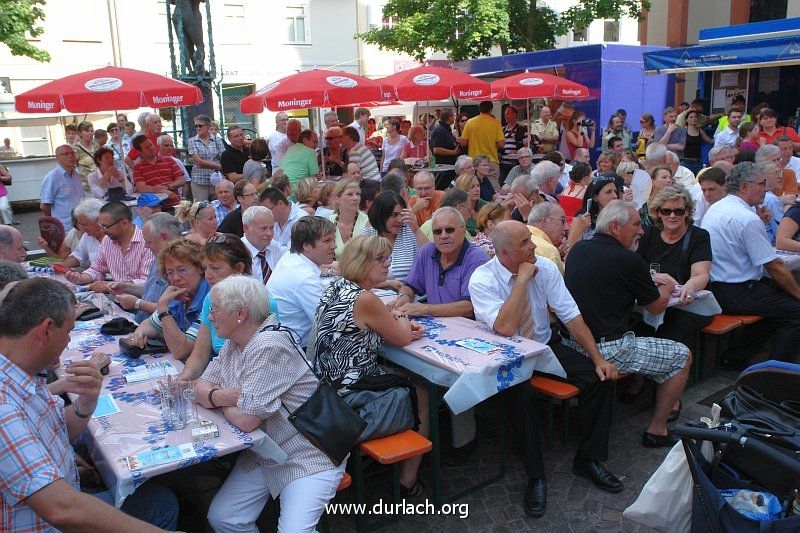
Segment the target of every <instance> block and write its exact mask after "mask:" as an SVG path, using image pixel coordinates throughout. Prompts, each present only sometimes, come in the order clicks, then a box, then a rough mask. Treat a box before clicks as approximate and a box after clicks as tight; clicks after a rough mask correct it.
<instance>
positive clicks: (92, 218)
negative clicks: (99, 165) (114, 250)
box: [38, 198, 106, 270]
mask: <svg viewBox="0 0 800 533" xmlns="http://www.w3.org/2000/svg"><path fill="white" fill-rule="evenodd" d="M103 205H104V202H103V201H102V200H98V199H97V198H84V199H83V200H81V201H80V202H78V205H76V206H75V209H73V210H72V218H73V220H74V222H75V227H74V228H73V229H75V230H76V231H77V232H78V233H80V237H79V239H78V240H77V242H76V243H75V244H74V245H73V246H72V247H70V246H69V244H68V243H67V241H66V239H65V240H64V242H63V243H62V244H61V248H59V249H58V250H53V249H51V248H50V246H49V245H48V244H47V241H46V240H45V239H44V238H42V237H39V239H38V242H39V246H41V247H42V248H43V249H44V250H45V251H46V252H47V255H49V256H50V257H58V258H60V259H63V260H64V261H63V263H62V264H63V265H64V266H65V267H67V268H75V269H79V270H84V269H87V268H89V266H90V265H91V264H92V262H93V261H94V260H95V258H96V257H97V252H98V251H99V250H100V241H102V240H103V237H105V236H106V234H105V231H103V228H102V227H101V226H100V224H98V223H97V219H98V218H99V216H100V208H101V207H103Z"/></svg>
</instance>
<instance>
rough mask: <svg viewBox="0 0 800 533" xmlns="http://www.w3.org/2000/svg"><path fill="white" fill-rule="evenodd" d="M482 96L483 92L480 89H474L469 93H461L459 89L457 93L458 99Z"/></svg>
mask: <svg viewBox="0 0 800 533" xmlns="http://www.w3.org/2000/svg"><path fill="white" fill-rule="evenodd" d="M482 94H483V91H482V90H480V89H474V90H471V91H463V90H460V89H459V91H458V97H459V98H474V97H476V96H481V95H482Z"/></svg>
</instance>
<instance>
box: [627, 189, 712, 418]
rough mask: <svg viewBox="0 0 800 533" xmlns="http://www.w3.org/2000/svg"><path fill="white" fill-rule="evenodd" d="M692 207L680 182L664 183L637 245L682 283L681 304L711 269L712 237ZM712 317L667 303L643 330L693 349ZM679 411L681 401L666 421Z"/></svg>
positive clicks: (690, 298) (648, 260) (644, 255)
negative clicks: (654, 325) (658, 321)
mask: <svg viewBox="0 0 800 533" xmlns="http://www.w3.org/2000/svg"><path fill="white" fill-rule="evenodd" d="M694 207H695V203H694V200H692V196H691V195H690V194H689V191H687V190H686V188H685V187H683V186H682V185H678V184H676V185H672V186H669V187H666V188H665V189H664V190H662V191H661V192H659V193H658V194H656V196H655V197H653V198H652V200H651V202H650V214H651V216H652V217H653V220H654V222H655V223H654V224H653V225H652V226H650V227H648V228H645V230H644V235H643V236H642V238H641V240H640V241H639V249H638V252H639V255H640V256H642V258H643V259H644V262H645V263H647V264H652V263H658V264H659V265H660V271H661V275H668V276H671V277H672V278H673V279H674V280H675V281H676V282H677V283H678V284H679V286H681V288H680V293H679V296H680V300H681V302H682V303H683V304H688V303H691V302H692V301H694V299H695V295H696V294H697V291H700V290H702V289H705V288H706V285H707V284H708V276H709V273H710V271H711V239H710V237H709V234H708V232H707V231H706V230H704V229H702V228H700V227H697V226H695V225H694V223H693V220H692V215H693V214H694ZM713 318H714V317H713V316H702V315H697V314H695V313H690V312H688V311H686V310H685V309H682V307H681V306H675V307H668V308H667V310H666V312H665V313H664V323H663V324H662V325H661V326H660V327H659V328H658V330H656V331H655V332H653V331H652V330H649V331H644V332H642V334H646V335H648V336H651V337H659V338H662V339H669V340H673V341H678V342H680V343H683V344H685V345H686V346H688V347H689V349H690V350H691V351H692V353H696V351H695V348H696V346H695V335H696V333H697V332H698V331H699V330H701V329H702V328H704V327H706V326H707V325H708V324H709V323H711V321H712V320H713ZM644 327H645V328H649V326H644ZM637 333H638V332H637ZM679 413H680V404H678V405H677V406H675V409H673V412H672V415H671V416H670V419H669V421H670V422H671V421H673V420H675V419H677V417H678V414H679Z"/></svg>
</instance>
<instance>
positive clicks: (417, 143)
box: [403, 124, 428, 159]
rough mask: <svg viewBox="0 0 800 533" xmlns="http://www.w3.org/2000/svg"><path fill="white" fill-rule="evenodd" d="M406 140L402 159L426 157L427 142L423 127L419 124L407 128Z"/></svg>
mask: <svg viewBox="0 0 800 533" xmlns="http://www.w3.org/2000/svg"><path fill="white" fill-rule="evenodd" d="M408 141H409V142H407V143H406V144H405V146H404V147H403V159H407V158H409V157H413V158H415V159H424V158H426V157H428V143H427V142H426V140H425V129H424V128H423V127H422V126H420V125H419V124H417V125H415V126H411V129H409V130H408Z"/></svg>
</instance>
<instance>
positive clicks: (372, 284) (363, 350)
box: [307, 235, 428, 497]
mask: <svg viewBox="0 0 800 533" xmlns="http://www.w3.org/2000/svg"><path fill="white" fill-rule="evenodd" d="M391 261H392V246H391V244H389V241H388V240H387V239H386V238H384V237H380V236H377V235H361V236H359V237H356V238H354V239H351V240H350V242H348V243H347V245H346V246H345V248H344V252H343V253H342V256H341V258H340V259H339V271H340V272H341V274H342V277H341V279H338V280H336V281H334V282H333V283H331V284H330V285H329V286H328V288H327V289H326V290H325V292H324V293H323V295H322V298H320V302H319V306H318V307H317V316H316V320H315V323H314V326H313V328H312V330H311V334H310V337H309V341H308V354H307V357H308V358H309V359H310V360H312V361H316V366H317V370H318V371H319V372H320V373H321V374H322V375H323V376H324V377H326V378H328V379H329V380H330V381H331V384H332V385H333V387H334V388H336V389H337V390H338V391H339V394H340V395H341V396H342V397H343V398H344V400H345V401H348V399H351V398H353V397H355V395H357V394H358V392H357V391H355V388H356V387H352V388H351V386H354V385H356V384H359V385H362V384H363V385H364V386H367V385H368V384H369V383H370V380H371V378H373V379H374V378H375V377H376V376H381V377H387V376H389V375H391V374H396V373H397V372H396V371H393V370H392V369H390V368H388V367H384V366H381V365H379V364H378V350H379V349H380V346H381V344H382V343H383V342H384V341H386V342H388V343H390V344H392V345H394V346H405V345H407V344H409V343H411V342H412V341H414V340H417V339H419V338H421V337H422V334H423V332H424V328H423V327H422V326H421V325H419V324H417V323H415V322H412V321H411V320H409V318H408V315H407V314H405V313H403V312H401V311H399V310H392V311H389V309H388V308H387V307H386V305H384V303H383V302H382V301H381V300H380V299H379V298H378V297H377V296H376V295H375V294H374V293H373V292H372V289H373V288H376V287H378V286H380V285H383V284H384V283H385V282H386V280H387V276H388V274H389V265H390V264H391ZM367 388H368V387H367ZM416 394H417V397H418V400H419V401H418V405H417V411H418V413H417V415H418V417H419V422H420V423H419V430H418V431H419V433H420V434H422V435H424V436H427V435H428V399H427V393H426V390H425V387H423V386H416ZM412 405H413V403H412ZM421 461H422V456H421V455H420V456H417V457H414V458H411V459H407V460H405V461H403V462H402V463H401V465H400V484H401V486H402V490H403V492H404V494H405V496H411V497H414V496H421V495H422V494H423V492H424V487H423V486H422V483H421V482H420V480H419V478H418V477H417V470H418V469H419V464H420V462H421Z"/></svg>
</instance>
